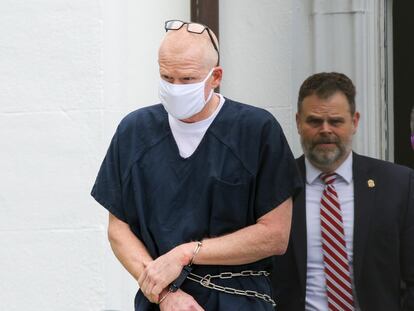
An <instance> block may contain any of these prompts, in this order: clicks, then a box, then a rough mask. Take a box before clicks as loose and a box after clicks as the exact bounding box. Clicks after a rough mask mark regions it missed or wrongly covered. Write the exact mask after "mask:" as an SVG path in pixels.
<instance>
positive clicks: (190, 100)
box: [158, 68, 214, 120]
mask: <svg viewBox="0 0 414 311" xmlns="http://www.w3.org/2000/svg"><path fill="white" fill-rule="evenodd" d="M213 69H214V68H213ZM213 69H211V70H210V72H209V73H208V75H207V77H206V78H205V79H204V80H203V81H201V82H197V83H190V84H172V83H169V82H167V81H165V80H163V79H160V84H159V90H158V95H159V98H160V100H161V103H162V104H163V105H164V108H165V110H167V112H168V113H169V114H170V115H172V116H173V117H174V118H176V119H179V120H183V119H188V118H189V117H192V116H193V115H195V114H197V113H199V112H200V111H201V110H203V108H204V106H205V105H206V103H207V102H208V101H209V100H210V98H211V96H212V95H213V90H211V91H210V94H209V95H208V98H207V99H205V97H204V86H205V83H206V81H207V79H208V78H209V77H210V75H211V74H212V72H213Z"/></svg>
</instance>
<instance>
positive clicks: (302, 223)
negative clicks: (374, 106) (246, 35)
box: [272, 72, 414, 311]
mask: <svg viewBox="0 0 414 311" xmlns="http://www.w3.org/2000/svg"><path fill="white" fill-rule="evenodd" d="M359 118H360V114H359V113H358V112H357V111H356V109H355V87H354V85H353V83H352V81H351V80H350V79H349V78H348V77H347V76H345V75H344V74H341V73H335V72H332V73H318V74H315V75H312V76H310V77H309V78H308V79H306V80H305V81H304V82H303V84H302V86H301V88H300V91H299V98H298V112H297V115H296V124H297V129H298V133H299V135H300V138H301V144H302V148H303V152H304V156H302V157H300V158H299V159H297V163H298V166H299V169H300V171H301V173H302V177H303V181H304V186H305V187H304V188H303V191H302V193H300V194H299V195H298V197H297V198H296V200H295V203H294V207H293V219H292V229H291V236H290V243H289V247H288V250H287V252H286V254H285V255H283V256H278V257H276V259H275V267H276V268H275V269H276V271H275V272H274V273H273V280H272V282H273V285H274V288H275V291H276V296H278V297H279V302H278V306H277V307H276V309H277V310H278V311H285V310H288V311H299V310H306V311H315V310H318V311H324V310H347V311H348V310H349V311H350V310H362V311H382V310H383V311H398V310H404V311H408V310H414V171H413V170H412V169H409V168H407V167H403V166H400V165H396V164H393V163H390V162H386V161H381V160H377V159H373V158H369V157H365V156H362V155H358V154H357V153H355V152H353V151H352V139H353V136H354V134H355V133H356V131H357V128H358V123H359Z"/></svg>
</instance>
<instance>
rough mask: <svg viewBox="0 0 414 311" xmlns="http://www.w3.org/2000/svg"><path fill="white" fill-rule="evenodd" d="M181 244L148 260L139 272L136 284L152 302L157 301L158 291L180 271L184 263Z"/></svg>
mask: <svg viewBox="0 0 414 311" xmlns="http://www.w3.org/2000/svg"><path fill="white" fill-rule="evenodd" d="M183 258H184V249H183V245H181V246H178V247H175V248H173V249H172V250H171V251H169V252H168V253H166V254H164V255H162V256H160V257H158V258H157V259H155V260H153V261H151V262H149V263H148V264H147V265H146V266H145V269H144V271H143V273H141V275H140V277H139V279H138V284H139V285H140V288H141V291H142V292H143V294H144V295H145V297H147V298H148V300H149V301H151V302H153V303H158V301H159V299H160V293H161V292H162V290H163V289H164V288H166V287H167V286H168V285H169V284H170V283H172V282H173V281H174V280H175V279H176V278H177V277H178V276H179V275H180V273H181V270H182V269H183V267H184V265H185V264H186V263H183Z"/></svg>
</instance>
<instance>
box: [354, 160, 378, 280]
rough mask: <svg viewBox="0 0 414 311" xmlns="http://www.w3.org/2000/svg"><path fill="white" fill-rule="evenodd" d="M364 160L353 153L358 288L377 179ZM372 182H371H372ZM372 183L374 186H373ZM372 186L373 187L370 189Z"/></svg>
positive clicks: (355, 258)
mask: <svg viewBox="0 0 414 311" xmlns="http://www.w3.org/2000/svg"><path fill="white" fill-rule="evenodd" d="M368 165H369V164H368V163H365V162H364V160H363V158H362V157H361V156H359V155H358V154H356V153H353V168H352V170H353V178H354V245H353V246H354V249H353V252H354V258H353V266H354V282H355V286H356V287H357V288H358V284H359V277H360V275H361V270H362V263H363V259H364V252H365V249H366V244H367V239H368V234H369V227H370V220H371V219H372V214H373V212H374V196H375V178H374V176H370V174H369V171H368V169H367V166H368ZM370 180H371V181H370ZM372 181H373V182H374V184H372ZM370 186H371V187H370Z"/></svg>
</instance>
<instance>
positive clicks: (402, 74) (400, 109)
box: [393, 0, 414, 168]
mask: <svg viewBox="0 0 414 311" xmlns="http://www.w3.org/2000/svg"><path fill="white" fill-rule="evenodd" d="M413 12H414V1H398V0H394V1H393V48H394V49H393V54H394V160H395V163H399V164H403V165H407V166H410V167H412V168H414V150H413V149H412V148H411V141H410V136H411V129H410V115H411V109H412V107H413V106H414V44H413V42H412V38H413V31H414V18H413Z"/></svg>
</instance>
